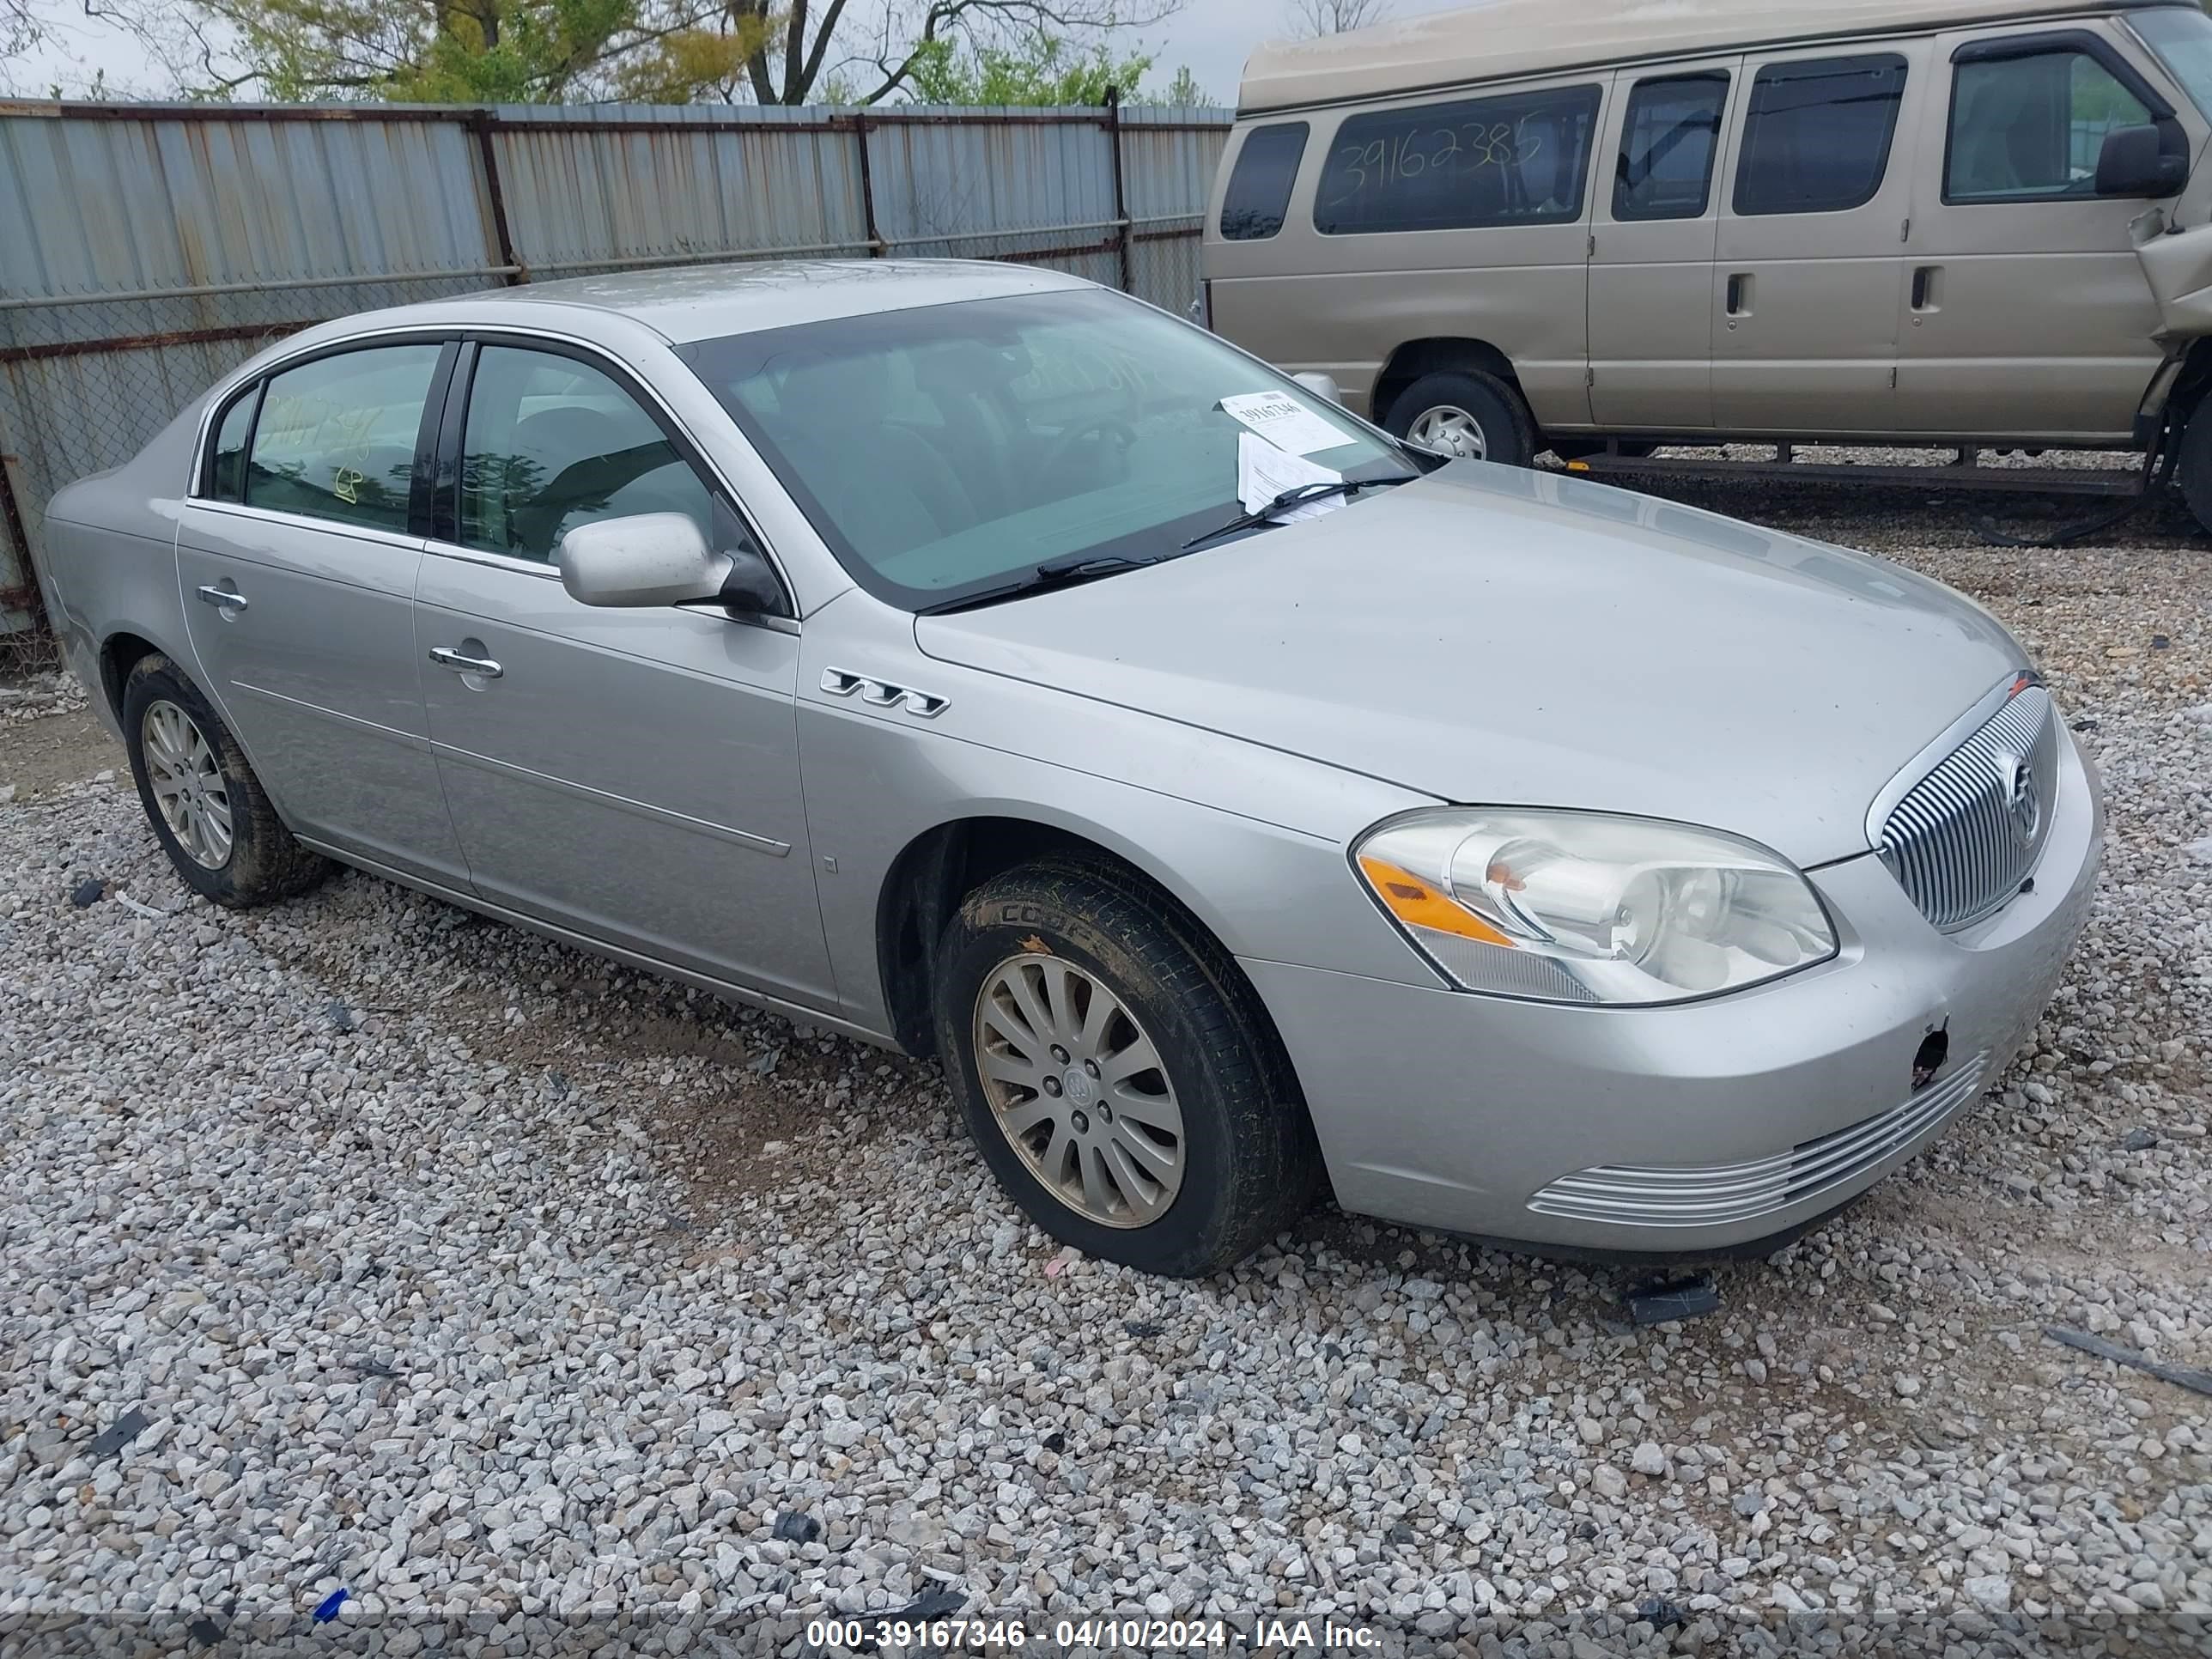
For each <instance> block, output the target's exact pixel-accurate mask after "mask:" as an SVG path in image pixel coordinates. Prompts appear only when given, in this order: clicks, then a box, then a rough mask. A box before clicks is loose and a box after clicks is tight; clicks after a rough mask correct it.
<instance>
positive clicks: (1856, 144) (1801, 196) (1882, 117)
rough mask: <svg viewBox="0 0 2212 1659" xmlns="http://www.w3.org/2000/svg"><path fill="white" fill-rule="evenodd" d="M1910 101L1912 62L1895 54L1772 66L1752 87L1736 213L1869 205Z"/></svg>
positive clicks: (1835, 210)
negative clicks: (1907, 78)
mask: <svg viewBox="0 0 2212 1659" xmlns="http://www.w3.org/2000/svg"><path fill="white" fill-rule="evenodd" d="M1904 97H1905V59H1903V58H1899V57H1897V56H1895V55H1894V54H1892V53H1887V52H1883V53H1879V54H1875V55H1870V56H1868V57H1863V58H1811V59H1808V60H1806V61H1804V62H1802V63H1794V64H1768V65H1766V67H1765V68H1764V69H1762V70H1759V75H1758V77H1757V78H1756V79H1755V80H1754V81H1753V82H1752V88H1751V114H1750V117H1749V118H1748V120H1747V122H1746V124H1745V126H1744V134H1743V160H1742V162H1741V165H1740V166H1739V167H1737V169H1736V176H1735V210H1736V212H1737V213H1738V214H1739V215H1742V216H1750V215H1753V214H1765V213H1841V212H1844V211H1845V210H1848V209H1850V208H1856V207H1864V206H1865V205H1866V204H1868V203H1869V202H1871V201H1872V200H1874V197H1875V191H1878V190H1880V189H1881V180H1882V175H1883V174H1884V173H1887V171H1888V170H1889V144H1890V139H1891V137H1893V135H1894V134H1895V132H1896V131H1897V108H1898V105H1899V103H1901V102H1902V101H1903V100H1904Z"/></svg>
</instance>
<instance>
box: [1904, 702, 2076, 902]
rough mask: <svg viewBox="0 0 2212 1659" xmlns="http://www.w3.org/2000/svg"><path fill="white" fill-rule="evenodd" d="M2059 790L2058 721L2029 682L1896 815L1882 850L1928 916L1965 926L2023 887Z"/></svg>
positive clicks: (1914, 789)
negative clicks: (2022, 883)
mask: <svg viewBox="0 0 2212 1659" xmlns="http://www.w3.org/2000/svg"><path fill="white" fill-rule="evenodd" d="M2057 793H2058V720H2057V714H2056V713H2055V712H2054V711H2053V709H2052V708H2051V694H2050V693H2049V692H2047V691H2045V690H2044V689H2043V688H2042V687H2041V686H2039V685H2036V684H2027V685H2025V686H2023V687H2022V688H2021V690H2019V691H2017V692H2015V694H2014V695H2013V696H2011V697H2010V698H2008V700H2007V701H2006V702H2004V704H2003V705H2002V707H2001V708H1998V710H1997V711H1996V714H1992V715H1991V716H1990V719H1989V720H1988V722H1987V723H1986V724H1985V725H1984V726H1982V727H1981V728H1980V729H1979V730H1978V731H1977V732H1975V733H1974V734H1973V735H1972V737H1970V738H1967V739H1966V741H1965V742H1964V743H1962V744H1960V745H1959V746H1958V747H1957V748H1956V749H1954V750H1952V751H1951V752H1950V753H1949V754H1948V755H1947V756H1945V757H1943V759H1942V760H1941V761H1939V762H1937V763H1936V767H1935V769H1934V770H1932V771H1931V772H1929V774H1928V775H1927V776H1926V777H1924V778H1923V779H1921V780H1920V781H1919V782H1918V783H1917V784H1915V785H1913V787H1912V788H1911V791H1910V792H1909V793H1907V794H1906V795H1905V798H1904V799H1902V800H1900V801H1899V802H1898V803H1897V805H1895V806H1893V808H1891V809H1890V812H1889V816H1888V817H1887V818H1886V819H1884V820H1883V822H1882V826H1881V836H1880V839H1879V840H1878V842H1877V843H1876V847H1877V850H1878V851H1879V852H1880V853H1881V861H1882V862H1883V863H1884V864H1886V865H1887V866H1889V870H1890V873H1891V874H1892V875H1894V876H1895V877H1896V878H1897V879H1898V881H1899V884H1902V885H1903V887H1904V889H1905V892H1906V893H1907V894H1908V895H1910V896H1911V900H1912V902H1913V903H1914V904H1916V905H1917V906H1918V907H1919V908H1920V914H1921V915H1923V916H1925V917H1927V918H1928V920H1929V921H1931V922H1933V923H1935V925H1936V927H1942V928H1957V927H1966V926H1967V925H1968V924H1970V923H1972V922H1976V921H1980V920H1981V919H1982V918H1983V917H1984V916H1986V915H1990V913H1991V912H1993V911H1995V910H1996V909H1998V908H2001V907H2002V905H2003V904H2004V902H2005V901H2006V900H2008V899H2009V898H2011V897H2012V896H2013V895H2014V894H2015V893H2017V892H2018V891H2019V890H2020V885H2021V882H2022V881H2024V880H2026V879H2027V875H2028V872H2030V871H2032V870H2033V869H2034V868H2035V860H2036V857H2037V854H2039V853H2040V852H2041V851H2042V850H2043V837H2044V835H2045V832H2046V831H2047V830H2048V829H2049V828H2050V825H2051V807H2052V805H2053V804H2054V803H2055V802H2056V800H2057Z"/></svg>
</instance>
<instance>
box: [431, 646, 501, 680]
mask: <svg viewBox="0 0 2212 1659" xmlns="http://www.w3.org/2000/svg"><path fill="white" fill-rule="evenodd" d="M430 660H431V661H432V662H434V663H436V664H437V665H438V666H439V667H441V668H450V669H452V670H453V672H455V673H456V674H481V675H482V676H483V678H486V679H488V680H495V679H497V678H499V677H500V676H501V674H503V673H505V672H506V670H505V669H503V668H501V666H500V665H498V664H497V663H495V662H494V661H493V660H492V659H490V658H489V657H471V656H469V655H467V654H465V653H462V652H459V651H456V650H454V649H453V647H452V646H450V645H434V646H432V647H430Z"/></svg>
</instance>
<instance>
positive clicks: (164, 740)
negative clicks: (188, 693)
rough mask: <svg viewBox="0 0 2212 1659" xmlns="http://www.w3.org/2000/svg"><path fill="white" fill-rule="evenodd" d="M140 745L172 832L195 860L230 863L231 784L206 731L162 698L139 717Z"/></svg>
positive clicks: (218, 865)
mask: <svg viewBox="0 0 2212 1659" xmlns="http://www.w3.org/2000/svg"><path fill="white" fill-rule="evenodd" d="M138 745H139V749H140V750H141V751H142V752H143V754H144V756H145V757H146V779H147V782H148V783H149V785H150V786H151V787H152V789H153V793H154V804H155V805H156V806H158V807H159V808H161V821H162V822H163V823H167V825H168V826H169V833H170V834H171V835H173V836H175V837H176V838H177V844H178V845H179V846H180V847H182V848H184V849H185V854H186V855H187V856H189V857H190V858H191V860H192V862H193V863H195V864H197V865H198V866H200V867H201V868H203V869H206V870H220V869H222V866H224V865H226V864H228V863H229V862H230V847H231V824H230V788H229V786H228V784H226V783H225V782H224V781H223V776H222V763H220V762H219V761H218V760H217V759H216V752H215V745H214V744H211V743H210V742H209V741H208V738H207V733H205V732H203V731H201V730H200V728H199V726H198V723H197V722H196V721H195V720H193V719H192V717H191V715H190V714H186V713H185V711H184V710H183V709H181V708H179V707H177V705H176V704H175V703H173V702H169V701H167V699H166V698H163V699H157V700H156V701H155V702H150V703H149V704H147V705H146V713H145V715H144V717H143V719H142V720H140V721H139V724H138Z"/></svg>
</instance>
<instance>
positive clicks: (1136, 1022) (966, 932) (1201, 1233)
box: [935, 862, 1320, 1278]
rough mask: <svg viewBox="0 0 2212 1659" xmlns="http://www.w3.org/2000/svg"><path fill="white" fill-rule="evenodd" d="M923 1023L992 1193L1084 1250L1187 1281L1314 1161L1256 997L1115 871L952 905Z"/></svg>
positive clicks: (1087, 868)
mask: <svg viewBox="0 0 2212 1659" xmlns="http://www.w3.org/2000/svg"><path fill="white" fill-rule="evenodd" d="M936 986H937V993H936V994H937V1005H936V1010H935V1013H936V1022H937V1038H938V1052H939V1054H941V1055H943V1056H944V1058H945V1066H946V1070H947V1072H948V1073H950V1075H951V1081H952V1084H953V1087H954V1090H955V1091H956V1092H957V1095H958V1096H959V1097H960V1102H961V1105H962V1108H963V1112H964V1114H965V1115H966V1117H967V1120H968V1127H969V1133H972V1134H973V1135H974V1136H975V1144H976V1146H977V1147H978V1148H979V1149H980V1150H981V1152H982V1154H983V1158H984V1161H985V1162H986V1163H987V1164H989V1165H990V1167H991V1171H992V1173H993V1174H994V1176H997V1178H998V1181H999V1183H1000V1185H1001V1186H1002V1187H1004V1188H1006V1191H1007V1192H1008V1193H1009V1194H1012V1197H1013V1198H1014V1200H1015V1201H1016V1202H1018V1204H1020V1206H1022V1208H1023V1209H1024V1210H1025V1211H1027V1212H1028V1213H1029V1216H1030V1219H1031V1220H1033V1221H1035V1222H1036V1224H1037V1225H1039V1226H1040V1227H1042V1228H1043V1229H1044V1230H1045V1231H1047V1232H1048V1233H1050V1234H1051V1235H1052V1236H1053V1237H1055V1238H1058V1239H1060V1240H1061V1241H1063V1242H1064V1243H1069V1244H1073V1245H1074V1246H1075V1247H1076V1248H1077V1249H1080V1250H1082V1251H1083V1252H1084V1253H1085V1255H1095V1256H1103V1257H1104V1258H1105V1259H1106V1260H1108V1261H1118V1262H1121V1263H1122V1264H1123V1265H1124V1266H1127V1267H1137V1268H1140V1269H1142V1270H1143V1271H1145V1272H1146V1273H1169V1274H1174V1275H1177V1276H1180V1277H1186V1278H1188V1277H1194V1276H1197V1275H1199V1274H1203V1273H1213V1272H1217V1271H1218V1270H1220V1269H1221V1268H1224V1267H1231V1266H1233V1265H1234V1264H1235V1263H1236V1262H1237V1261H1241V1260H1242V1259H1243V1257H1245V1256H1246V1255H1249V1254H1250V1253H1251V1252H1252V1251H1253V1250H1254V1249H1256V1248H1257V1247H1258V1246H1259V1245H1260V1244H1261V1243H1263V1242H1264V1241H1266V1240H1267V1238H1269V1237H1273V1235H1274V1234H1275V1233H1277V1232H1278V1231H1281V1230H1282V1229H1283V1228H1284V1227H1286V1226H1288V1225H1290V1224H1291V1222H1293V1221H1295V1220H1296V1219H1297V1217H1298V1215H1299V1214H1300V1212H1303V1211H1304V1208H1305V1207H1306V1205H1307V1204H1308V1202H1309V1201H1310V1199H1311V1197H1312V1194H1313V1191H1314V1188H1315V1183H1316V1179H1317V1176H1318V1174H1319V1170H1320V1159H1319V1154H1318V1153H1317V1152H1316V1149H1315V1146H1314V1140H1313V1132H1312V1128H1311V1127H1310V1124H1309V1123H1308V1121H1307V1119H1306V1114H1305V1107H1304V1103H1303V1102H1302V1101H1301V1099H1300V1098H1299V1097H1298V1093H1297V1085H1296V1083H1295V1081H1294V1080H1293V1079H1291V1074H1290V1067H1289V1064H1288V1062H1287V1060H1285V1058H1284V1057H1283V1055H1282V1053H1281V1051H1280V1048H1279V1045H1278V1044H1277V1042H1276V1041H1275V1039H1274V1036H1273V1032H1272V1031H1270V1030H1267V1025H1266V1022H1265V1018H1264V1016H1263V1015H1262V1014H1261V1012H1260V1010H1259V1008H1258V1006H1257V1002H1256V999H1255V997H1254V996H1253V994H1252V992H1251V989H1250V987H1249V985H1247V984H1246V983H1245V982H1244V981H1243V976H1242V975H1239V974H1238V973H1237V970H1236V967H1235V964H1234V963H1231V961H1230V959H1229V957H1228V956H1227V955H1226V953H1225V952H1224V951H1222V950H1221V948H1220V946H1219V945H1218V944H1216V943H1215V942H1214V941H1213V940H1212V939H1211V938H1210V937H1208V936H1207V935H1206V933H1204V931H1203V930H1202V929H1200V928H1199V927H1196V926H1195V925H1194V924H1193V923H1192V922H1191V921H1189V919H1188V917H1186V916H1184V915H1182V914H1181V913H1180V912H1178V911H1176V908H1175V907H1173V906H1172V905H1171V904H1169V903H1167V902H1164V900H1163V899H1162V898H1161V897H1160V896H1159V895H1158V894H1157V893H1155V892H1153V891H1152V890H1150V889H1149V888H1148V887H1146V884H1144V883H1143V882H1141V881H1139V880H1138V879H1137V878H1134V877H1133V876H1132V875H1130V874H1128V873H1127V872H1123V871H1121V870H1118V869H1116V868H1115V867H1113V866H1108V865H1104V864H1100V865H1090V864H1084V863H1057V862H1055V863H1048V864H1035V865H1027V866H1022V867H1020V868H1018V869H1015V870H1012V871H1009V872H1006V873H1005V874H1003V875H1000V876H997V877H994V878H992V879H991V880H990V881H988V882H987V883H985V884H983V885H982V886H981V887H980V888H978V889H977V890H975V892H973V893H970V894H969V896H968V897H967V899H966V900H965V901H964V902H963V903H962V905H961V907H960V909H959V912H958V914H957V915H955V916H954V918H953V919H952V921H951V922H950V923H949V924H948V925H947V927H946V929H945V938H944V940H943V942H942V944H941V945H940V946H939V955H938V971H937V979H936Z"/></svg>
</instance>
